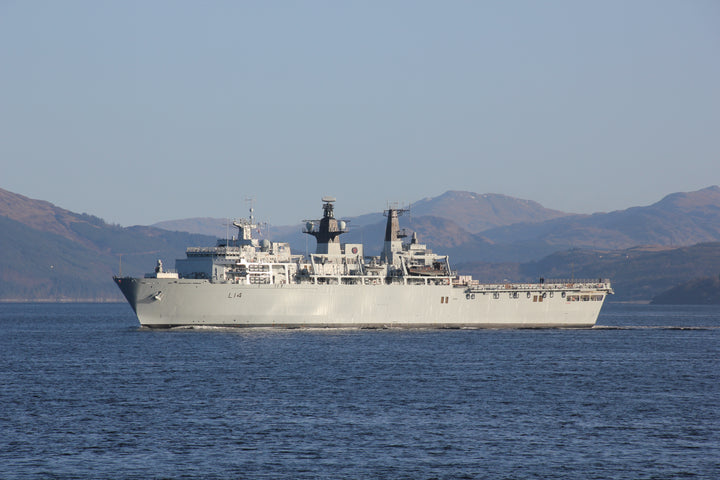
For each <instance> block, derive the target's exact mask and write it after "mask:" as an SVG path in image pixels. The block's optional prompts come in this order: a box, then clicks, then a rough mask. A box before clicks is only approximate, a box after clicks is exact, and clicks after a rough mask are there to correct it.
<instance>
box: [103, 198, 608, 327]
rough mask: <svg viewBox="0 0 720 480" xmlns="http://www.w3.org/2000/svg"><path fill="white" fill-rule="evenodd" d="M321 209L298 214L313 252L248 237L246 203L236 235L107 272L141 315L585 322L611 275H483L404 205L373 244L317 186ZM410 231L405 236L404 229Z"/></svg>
mask: <svg viewBox="0 0 720 480" xmlns="http://www.w3.org/2000/svg"><path fill="white" fill-rule="evenodd" d="M322 203H323V216H322V218H320V219H319V220H305V221H304V222H305V225H304V228H303V230H302V231H303V232H304V233H306V234H308V235H310V236H312V237H315V239H316V241H317V247H316V251H315V253H313V254H307V255H298V254H293V253H292V252H291V249H290V245H289V244H288V243H284V242H274V241H270V240H268V239H262V240H260V239H258V238H253V232H254V231H256V230H257V228H258V225H257V223H256V222H255V219H254V216H253V209H252V208H251V209H250V216H249V218H246V219H240V220H236V221H233V225H234V226H235V227H237V229H238V234H237V236H236V237H233V238H227V239H220V240H218V241H217V244H216V246H214V247H190V248H187V250H186V258H184V259H178V260H176V262H175V267H176V268H175V270H174V271H168V270H166V269H165V268H164V266H163V264H162V262H161V261H160V260H158V262H157V264H156V266H155V270H154V272H152V273H148V274H146V275H145V276H144V277H142V278H134V277H127V276H126V277H119V276H116V277H114V281H115V283H116V284H117V285H118V287H119V288H120V290H121V291H122V293H123V295H124V296H125V298H126V299H127V301H128V303H129V304H130V306H131V307H132V309H133V310H134V311H135V314H136V315H137V318H138V320H139V322H140V324H141V325H142V326H144V327H153V328H170V327H180V326H182V327H187V326H223V327H280V328H301V327H334V328H338V327H352V328H388V327H389V328H392V327H412V328H418V327H419V328H498V327H500V328H502V327H507V328H547V327H592V326H594V325H595V323H596V321H597V317H598V315H599V313H600V309H601V307H602V305H603V302H604V300H605V299H606V297H607V296H608V295H609V294H612V293H613V291H612V287H611V284H610V281H609V280H605V279H596V280H592V281H591V280H583V281H579V280H578V281H576V280H571V281H544V280H543V279H540V280H539V281H538V282H535V283H480V282H479V281H477V280H473V278H472V277H471V276H467V275H457V274H456V273H455V272H454V271H453V270H452V269H451V267H450V261H449V258H448V256H446V255H437V254H435V253H433V252H432V250H430V249H429V248H427V246H426V245H424V244H421V243H419V242H418V237H417V234H416V233H412V235H408V232H407V231H406V230H405V229H400V225H399V217H400V216H402V214H403V213H405V212H407V210H406V209H402V208H390V207H389V208H388V209H387V210H386V211H385V212H384V215H385V216H386V217H387V224H386V228H385V241H384V245H383V250H382V253H381V254H380V255H378V256H365V255H364V252H363V244H362V243H340V236H341V235H342V234H344V233H346V232H347V231H348V224H347V222H345V221H342V220H338V219H336V218H335V214H334V204H335V203H336V199H335V198H333V197H323V198H322ZM408 236H409V237H410V238H409V240H407V241H406V240H405V239H407V237H408Z"/></svg>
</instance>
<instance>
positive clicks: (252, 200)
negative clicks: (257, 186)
mask: <svg viewBox="0 0 720 480" xmlns="http://www.w3.org/2000/svg"><path fill="white" fill-rule="evenodd" d="M245 203H248V204H250V225H254V224H255V197H245Z"/></svg>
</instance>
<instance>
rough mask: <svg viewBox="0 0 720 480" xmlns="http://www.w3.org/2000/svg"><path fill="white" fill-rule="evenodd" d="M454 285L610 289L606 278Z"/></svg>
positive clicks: (484, 288) (480, 288) (490, 288)
mask: <svg viewBox="0 0 720 480" xmlns="http://www.w3.org/2000/svg"><path fill="white" fill-rule="evenodd" d="M455 286H456V287H460V288H467V289H468V291H474V292H477V291H485V292H487V291H540V290H597V289H600V290H610V289H611V286H610V280H608V279H602V278H599V279H552V280H549V281H548V280H544V281H542V282H540V281H538V282H533V283H527V282H523V283H481V282H477V283H476V282H475V281H472V282H470V283H457V284H455Z"/></svg>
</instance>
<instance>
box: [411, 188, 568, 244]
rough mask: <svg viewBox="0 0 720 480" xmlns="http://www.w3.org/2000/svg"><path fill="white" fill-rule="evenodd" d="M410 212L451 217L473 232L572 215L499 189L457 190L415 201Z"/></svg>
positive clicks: (415, 214) (419, 214)
mask: <svg viewBox="0 0 720 480" xmlns="http://www.w3.org/2000/svg"><path fill="white" fill-rule="evenodd" d="M410 212H411V214H412V215H413V216H425V215H429V216H433V217H441V218H447V219H448V220H452V221H453V222H455V223H457V224H458V225H460V226H461V227H462V228H463V229H464V230H466V231H468V232H470V233H479V232H482V231H485V230H488V229H491V228H495V227H499V226H504V225H512V224H516V223H537V222H543V221H547V220H551V219H554V218H559V217H565V216H567V215H568V214H567V213H565V212H560V211H558V210H550V209H548V208H545V207H543V206H542V205H540V204H539V203H537V202H533V201H531V200H522V199H519V198H513V197H508V196H507V195H499V194H496V193H483V194H478V193H473V192H465V191H453V190H451V191H448V192H445V193H443V194H442V195H440V196H438V197H433V198H425V199H423V200H420V201H418V202H415V203H413V204H412V206H411V207H410Z"/></svg>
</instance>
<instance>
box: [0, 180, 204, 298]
mask: <svg viewBox="0 0 720 480" xmlns="http://www.w3.org/2000/svg"><path fill="white" fill-rule="evenodd" d="M213 242H214V238H212V237H207V236H203V235H192V234H188V233H179V232H168V231H166V230H162V229H159V228H152V227H141V226H136V227H129V228H123V227H120V226H118V225H109V224H107V223H105V222H104V221H103V220H102V219H100V218H98V217H94V216H92V215H87V214H77V213H73V212H71V211H69V210H65V209H62V208H59V207H56V206H55V205H53V204H51V203H49V202H45V201H42V200H33V199H30V198H27V197H24V196H22V195H18V194H15V193H12V192H8V191H6V190H2V189H0V245H2V248H0V300H2V301H13V300H14V301H24V300H55V301H62V300H73V301H77V300H87V301H98V300H104V301H108V300H111V301H120V300H121V299H122V295H121V294H120V292H119V290H118V289H117V287H116V286H115V285H114V283H113V282H112V275H113V274H117V273H119V271H120V270H121V269H122V273H123V274H131V275H142V274H143V273H144V272H146V271H149V270H151V269H152V267H153V265H154V264H155V261H156V260H157V259H158V258H160V259H162V260H163V262H164V263H165V264H166V265H173V264H174V261H175V258H176V257H180V256H182V255H183V254H184V251H185V248H186V246H188V245H208V244H212V243H213Z"/></svg>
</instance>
